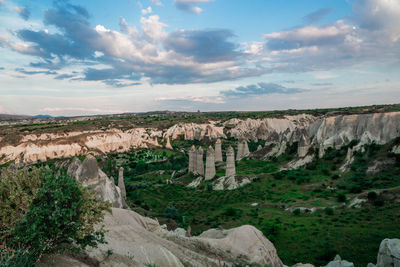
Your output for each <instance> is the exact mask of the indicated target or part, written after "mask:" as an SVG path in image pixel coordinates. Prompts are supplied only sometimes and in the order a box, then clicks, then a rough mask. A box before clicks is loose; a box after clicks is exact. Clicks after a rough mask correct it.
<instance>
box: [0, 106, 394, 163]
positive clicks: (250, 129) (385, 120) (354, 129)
mask: <svg viewBox="0 0 400 267" xmlns="http://www.w3.org/2000/svg"><path fill="white" fill-rule="evenodd" d="M217 123H218V124H217ZM217 125H222V126H217ZM399 133H400V112H387V113H372V114H355V115H338V116H321V117H315V116H311V115H306V114H301V115H296V116H283V117H281V118H264V119H245V120H241V119H230V120H227V121H225V122H220V121H219V122H214V121H210V122H209V123H203V124H196V123H178V124H176V125H173V126H171V127H169V128H168V129H162V130H159V129H155V128H133V129H129V130H125V131H122V130H119V129H107V130H96V131H75V132H67V133H65V132H59V133H41V134H22V133H21V134H20V135H19V136H18V138H19V141H18V142H15V143H8V141H4V140H5V138H0V164H3V163H6V162H9V161H15V162H36V161H46V160H48V159H53V158H63V157H73V156H78V155H86V154H88V153H93V154H95V155H97V154H103V153H108V152H126V151H129V150H131V149H135V148H145V147H150V146H158V142H157V138H162V139H163V140H167V141H168V139H170V141H171V140H176V139H178V138H181V137H183V138H184V139H185V140H203V139H204V138H209V139H211V140H216V139H218V138H227V137H233V138H236V139H237V140H239V139H243V138H244V139H246V140H253V141H257V140H264V141H265V142H266V143H265V144H266V147H270V148H269V149H268V151H267V152H266V154H265V158H267V157H269V156H279V155H280V154H282V153H284V152H285V149H286V147H287V146H288V145H290V144H293V143H294V142H298V144H299V146H298V154H299V156H300V157H304V156H305V155H307V152H308V150H309V148H310V147H314V148H318V149H319V152H320V155H319V156H323V154H324V151H325V149H327V148H328V147H335V148H340V147H341V146H343V145H347V144H349V143H350V142H351V141H352V140H359V141H360V146H361V145H363V144H369V143H371V142H375V143H377V144H384V143H387V142H389V141H390V140H392V139H394V138H396V137H398V136H399V135H400V134H399ZM168 148H171V147H170V146H168ZM263 150H264V148H263ZM399 151H400V149H399V145H398V144H397V146H396V147H395V148H393V152H394V153H400V152H399ZM238 152H240V153H238V154H237V157H238V158H241V157H243V154H244V155H245V154H246V153H248V150H246V148H241V150H240V151H238ZM217 160H219V159H217Z"/></svg>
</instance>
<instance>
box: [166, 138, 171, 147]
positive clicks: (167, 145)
mask: <svg viewBox="0 0 400 267" xmlns="http://www.w3.org/2000/svg"><path fill="white" fill-rule="evenodd" d="M165 148H167V149H172V146H171V141H170V140H169V137H167V143H166V144H165Z"/></svg>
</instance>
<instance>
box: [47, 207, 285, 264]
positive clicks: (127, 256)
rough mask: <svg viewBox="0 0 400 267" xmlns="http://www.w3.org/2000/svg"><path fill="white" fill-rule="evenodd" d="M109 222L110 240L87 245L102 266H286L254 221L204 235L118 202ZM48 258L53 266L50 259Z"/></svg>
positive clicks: (108, 219) (92, 255)
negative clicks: (188, 233)
mask: <svg viewBox="0 0 400 267" xmlns="http://www.w3.org/2000/svg"><path fill="white" fill-rule="evenodd" d="M104 223H105V229H106V230H107V232H106V233H105V239H106V241H107V242H108V243H107V244H100V245H99V247H98V248H95V249H94V248H92V249H88V250H87V255H88V257H89V259H90V260H91V261H93V262H94V263H95V264H96V266H110V267H111V266H121V267H124V266H140V267H142V266H143V267H144V266H153V265H155V266H159V267H171V266H174V267H175V266H177V267H179V266H182V267H183V266H196V267H197V266H198V267H201V266H233V265H234V264H240V265H242V266H245V265H249V264H250V263H253V264H254V263H255V264H257V265H260V266H271V267H283V264H282V262H281V260H280V259H279V257H278V255H277V252H276V249H275V247H274V245H273V244H272V243H271V242H270V241H269V240H268V239H266V238H265V237H264V236H263V234H262V233H261V232H260V231H259V230H257V229H256V228H254V227H253V226H250V225H244V226H241V227H237V228H233V229H229V230H217V229H211V230H208V231H206V232H204V233H203V234H201V235H200V236H198V237H185V236H183V235H182V233H180V232H179V233H174V232H168V231H167V230H164V229H163V228H162V227H161V226H160V225H159V224H158V222H157V221H155V220H152V219H150V218H147V217H143V216H141V215H139V214H137V213H135V212H133V211H130V210H123V209H117V208H113V209H112V214H106V216H105V220H104ZM182 232H183V231H182ZM110 250H112V252H113V253H112V254H111V255H109V253H108V251H110ZM65 257H68V256H57V257H55V258H54V260H56V263H62V262H70V263H73V264H74V265H71V266H86V265H84V264H83V263H82V264H80V263H79V261H77V260H76V259H71V258H67V259H66V258H65ZM58 259H59V260H58ZM42 264H43V266H52V265H51V264H49V263H47V262H44V263H42ZM75 264H76V265H75ZM53 266H54V265H53ZM55 266H59V265H55Z"/></svg>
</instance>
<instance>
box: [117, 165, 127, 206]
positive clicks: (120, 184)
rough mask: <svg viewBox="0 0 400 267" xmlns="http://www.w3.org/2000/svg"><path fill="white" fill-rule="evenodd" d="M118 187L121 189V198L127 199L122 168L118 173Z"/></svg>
mask: <svg viewBox="0 0 400 267" xmlns="http://www.w3.org/2000/svg"><path fill="white" fill-rule="evenodd" d="M118 187H119V189H121V196H122V198H123V199H126V189H125V182H124V168H123V167H120V168H119V171H118Z"/></svg>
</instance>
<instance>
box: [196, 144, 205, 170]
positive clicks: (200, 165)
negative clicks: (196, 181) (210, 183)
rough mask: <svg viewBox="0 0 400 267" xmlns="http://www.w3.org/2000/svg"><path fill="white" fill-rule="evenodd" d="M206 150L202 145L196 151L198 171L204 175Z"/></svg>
mask: <svg viewBox="0 0 400 267" xmlns="http://www.w3.org/2000/svg"><path fill="white" fill-rule="evenodd" d="M203 154H204V151H203V149H202V148H201V147H199V149H197V152H196V172H197V174H199V175H202V176H203V175H204V162H203Z"/></svg>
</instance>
